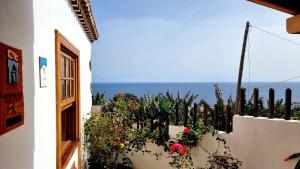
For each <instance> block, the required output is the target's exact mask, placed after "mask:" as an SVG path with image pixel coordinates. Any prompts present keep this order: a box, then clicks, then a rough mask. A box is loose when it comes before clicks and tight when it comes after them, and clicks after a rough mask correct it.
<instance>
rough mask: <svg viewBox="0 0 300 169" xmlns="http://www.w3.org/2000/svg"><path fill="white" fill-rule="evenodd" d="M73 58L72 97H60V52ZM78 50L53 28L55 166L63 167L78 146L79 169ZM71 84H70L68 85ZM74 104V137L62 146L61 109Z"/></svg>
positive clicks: (60, 168) (58, 168) (59, 168)
mask: <svg viewBox="0 0 300 169" xmlns="http://www.w3.org/2000/svg"><path fill="white" fill-rule="evenodd" d="M66 52H67V56H68V57H70V56H71V57H72V59H74V66H73V68H72V72H73V78H74V87H73V95H74V96H73V97H70V98H67V99H65V100H63V99H62V82H61V81H62V78H63V77H62V73H61V67H62V66H61V58H62V56H61V55H62V54H66ZM79 59H80V52H79V50H78V49H77V48H76V47H75V46H74V45H73V44H72V43H71V42H69V41H68V40H67V39H66V38H65V37H64V36H63V35H62V34H61V33H60V32H59V31H58V30H55V62H56V72H55V76H56V77H55V78H56V168H57V169H62V168H65V167H66V166H67V165H68V163H69V161H70V159H71V157H72V156H73V155H74V152H75V150H76V148H78V168H79V169H80V146H81V145H80V132H79V131H80V124H81V123H80V83H79V82H80V77H79V74H80V64H79V63H80V60H79ZM70 86H71V85H70ZM66 94H67V93H66ZM71 106H74V112H75V139H74V140H68V141H67V143H66V144H64V146H62V111H64V110H66V109H67V108H69V107H71Z"/></svg>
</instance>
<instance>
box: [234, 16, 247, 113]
mask: <svg viewBox="0 0 300 169" xmlns="http://www.w3.org/2000/svg"><path fill="white" fill-rule="evenodd" d="M249 27H250V23H249V21H247V23H246V29H245V33H244V40H243V47H242V54H241V60H240V69H239V76H238V82H237V88H236V99H235V100H236V104H235V105H236V106H235V110H236V112H237V111H238V105H239V101H240V99H239V91H240V89H241V85H242V78H243V68H244V58H245V51H246V46H247V39H248V33H249Z"/></svg>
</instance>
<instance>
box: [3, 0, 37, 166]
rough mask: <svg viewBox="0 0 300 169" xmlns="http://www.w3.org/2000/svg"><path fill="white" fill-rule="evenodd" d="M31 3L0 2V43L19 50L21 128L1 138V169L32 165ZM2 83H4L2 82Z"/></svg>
mask: <svg viewBox="0 0 300 169" xmlns="http://www.w3.org/2000/svg"><path fill="white" fill-rule="evenodd" d="M33 31H34V29H33V4H32V0H26V1H24V0H0V42H2V43H5V44H8V45H10V46H12V47H15V48H18V49H21V50H22V54H23V88H24V90H23V93H24V112H25V115H24V123H25V124H24V125H22V126H20V127H18V128H16V129H14V130H12V131H9V132H8V133H5V134H3V135H1V136H0V154H1V155H0V168H1V169H20V168H24V169H32V168H33V165H34V162H33V161H34V158H33V157H34V156H33V153H34V149H35V146H34V143H35V140H34V102H33V100H34V95H35V91H34V88H35V83H34V76H35V75H34V74H33V41H34V39H33ZM1 80H3V79H1Z"/></svg>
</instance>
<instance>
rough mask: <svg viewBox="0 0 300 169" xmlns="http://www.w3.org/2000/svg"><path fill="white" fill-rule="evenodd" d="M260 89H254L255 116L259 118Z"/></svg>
mask: <svg viewBox="0 0 300 169" xmlns="http://www.w3.org/2000/svg"><path fill="white" fill-rule="evenodd" d="M258 92H259V91H258V88H254V89H253V116H254V117H258V95H259V93H258Z"/></svg>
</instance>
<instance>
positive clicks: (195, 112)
mask: <svg viewBox="0 0 300 169" xmlns="http://www.w3.org/2000/svg"><path fill="white" fill-rule="evenodd" d="M197 112H198V106H197V103H194V114H193V115H194V116H193V126H194V127H195V126H196V123H197Z"/></svg>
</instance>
